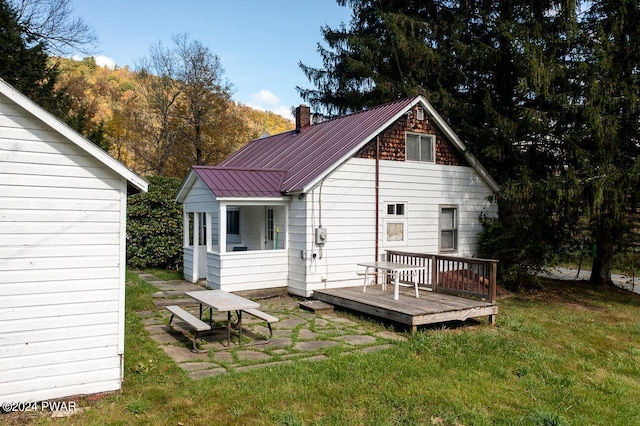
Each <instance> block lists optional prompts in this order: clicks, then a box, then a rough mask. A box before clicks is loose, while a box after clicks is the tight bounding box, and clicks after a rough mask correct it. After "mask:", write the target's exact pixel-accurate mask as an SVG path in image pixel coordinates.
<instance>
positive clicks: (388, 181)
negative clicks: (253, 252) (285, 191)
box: [289, 158, 497, 296]
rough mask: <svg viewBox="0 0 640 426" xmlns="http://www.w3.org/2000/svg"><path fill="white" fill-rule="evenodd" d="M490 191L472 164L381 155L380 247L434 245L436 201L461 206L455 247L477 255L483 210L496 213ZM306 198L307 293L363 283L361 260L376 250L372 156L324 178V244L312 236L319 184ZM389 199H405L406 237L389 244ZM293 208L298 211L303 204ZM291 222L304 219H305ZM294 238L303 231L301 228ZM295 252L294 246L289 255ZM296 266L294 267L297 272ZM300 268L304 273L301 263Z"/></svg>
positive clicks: (432, 249) (431, 248) (427, 248)
mask: <svg viewBox="0 0 640 426" xmlns="http://www.w3.org/2000/svg"><path fill="white" fill-rule="evenodd" d="M490 194H491V191H490V189H489V188H488V187H487V185H486V184H485V183H484V182H483V181H482V180H481V179H480V178H479V176H478V175H477V174H476V172H475V171H474V170H473V169H472V168H470V167H458V166H442V165H435V164H426V163H408V162H395V161H381V162H380V182H379V205H378V206H377V207H378V208H379V209H380V212H379V214H380V217H379V227H378V232H379V254H380V255H383V254H384V250H385V249H390V248H394V249H402V250H408V251H416V252H426V253H437V252H438V212H439V206H440V205H444V204H447V205H456V206H458V209H459V231H458V232H459V239H458V243H459V249H458V251H457V252H456V253H455V254H456V255H460V256H472V255H474V254H475V251H476V249H477V234H478V232H479V231H480V230H481V225H480V221H479V215H480V213H481V212H483V211H484V212H487V213H489V214H495V213H496V211H497V210H496V207H495V206H494V205H491V204H490V203H489V202H488V201H487V200H486V198H487V197H488V196H489V195H490ZM305 200H306V206H305V208H306V211H307V221H306V226H305V227H306V241H308V243H306V246H307V249H308V251H307V260H306V263H305V271H306V284H305V286H304V295H306V296H309V295H310V293H311V291H313V290H314V289H319V288H325V287H342V286H348V285H359V284H361V282H362V276H360V275H358V274H357V272H358V267H357V266H356V264H357V263H359V262H370V261H373V260H374V258H375V233H376V228H375V209H376V202H375V161H374V160H367V159H358V158H352V159H350V160H349V161H348V162H347V163H345V164H344V165H342V166H341V167H339V168H338V169H337V170H336V171H335V172H333V173H332V174H331V175H329V176H328V177H327V178H326V179H325V181H324V183H323V184H322V206H321V208H322V226H323V227H325V228H327V234H328V237H327V243H326V245H325V246H324V247H322V248H321V247H319V246H315V244H314V243H313V242H314V229H315V228H316V227H317V226H319V221H320V204H319V201H320V186H317V187H316V188H314V189H313V191H310V193H308V194H307V195H306V197H305ZM387 201H392V202H404V203H406V208H407V212H406V213H407V214H406V219H407V242H406V245H402V246H400V247H398V246H393V247H389V246H386V247H385V245H384V243H383V236H382V231H383V222H384V219H385V211H384V203H385V202H387ZM290 211H291V216H294V215H296V214H299V213H298V212H299V211H300V212H301V211H302V209H294V208H292V209H291V210H290ZM291 222H295V223H296V224H297V226H298V228H300V227H301V225H300V224H299V222H300V220H298V221H294V220H291ZM292 231H293V230H292ZM292 233H293V232H292ZM291 238H292V236H290V239H291ZM295 238H297V239H300V236H299V235H298V236H296V237H295ZM298 251H299V250H298ZM314 253H315V254H316V258H315V259H314V258H313V254H314ZM298 256H299V253H298ZM294 257H295V250H293V247H292V250H291V256H290V258H291V259H292V261H293V259H294ZM293 272H294V269H293V268H292V275H293ZM295 272H296V273H297V274H299V271H298V269H295ZM292 278H293V277H290V284H289V285H290V286H295V288H294V289H293V291H292V292H294V293H296V294H301V295H302V292H301V291H300V290H301V289H300V287H299V286H300V282H299V279H297V280H293V279H292Z"/></svg>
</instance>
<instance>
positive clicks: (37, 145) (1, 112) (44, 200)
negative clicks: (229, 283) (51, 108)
mask: <svg viewBox="0 0 640 426" xmlns="http://www.w3.org/2000/svg"><path fill="white" fill-rule="evenodd" d="M125 189H126V180H125V179H124V178H123V177H121V176H119V175H118V174H116V173H115V172H113V171H111V170H109V169H108V168H106V167H104V165H103V164H101V163H100V162H99V161H98V160H96V159H95V158H94V157H93V156H91V155H89V154H87V153H86V152H85V151H83V150H82V149H80V148H79V147H77V146H76V145H75V144H73V143H71V142H69V141H68V140H67V139H65V138H64V137H63V136H61V135H60V134H59V133H57V132H55V131H52V130H50V129H49V128H48V127H46V126H45V125H43V124H41V122H40V121H39V120H38V119H36V118H35V117H32V116H31V115H30V114H29V113H26V112H25V111H24V110H22V109H21V108H20V107H18V106H17V105H15V104H14V103H13V102H11V101H9V100H8V99H7V98H6V97H4V96H3V95H0V258H1V259H2V262H0V365H2V369H0V401H3V402H4V401H37V400H43V399H49V398H61V397H65V396H69V395H78V394H88V393H95V392H105V391H111V390H117V389H119V388H120V382H121V370H120V368H121V355H122V354H123V334H122V329H123V326H124V325H123V324H124V321H123V319H124V312H123V311H122V309H124V300H123V295H124V265H123V259H124V255H123V253H124V241H125V236H124V218H125V208H126V207H125V206H126V198H125V197H126V192H123V191H124V190H125ZM121 334H122V335H121Z"/></svg>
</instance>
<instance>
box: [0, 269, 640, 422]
mask: <svg viewBox="0 0 640 426" xmlns="http://www.w3.org/2000/svg"><path fill="white" fill-rule="evenodd" d="M128 278H129V283H128V286H127V313H126V328H127V332H126V343H125V344H126V354H125V365H126V371H125V381H124V386H123V389H122V391H121V392H120V393H118V394H115V395H112V396H108V397H106V398H104V399H103V400H101V401H100V402H97V403H93V404H88V403H87V404H86V406H87V409H86V410H84V411H82V412H81V413H78V414H76V415H74V416H72V417H69V418H67V419H60V420H50V419H46V418H41V419H39V421H40V422H42V423H48V422H54V423H60V424H67V423H68V424H82V425H86V424H96V425H98V424H112V425H129V424H134V425H147V424H157V425H200V424H202V425H205V424H206V425H209V424H232V425H233V424H237V425H246V424H252V425H354V424H358V425H359V424H362V425H423V424H427V425H431V424H433V425H597V424H602V425H629V424H640V411H639V410H638V408H637V403H638V401H640V316H639V314H640V297H638V296H637V295H633V294H629V293H624V292H621V291H617V290H614V289H610V288H598V287H591V286H588V285H584V284H582V285H577V284H574V283H566V282H553V281H544V282H543V288H542V290H539V291H537V292H534V293H523V294H519V295H516V296H512V297H510V298H507V299H504V300H501V301H500V314H499V315H498V317H497V318H498V320H497V326H495V327H491V326H489V325H488V324H487V323H486V322H483V323H479V324H478V323H471V324H470V325H465V326H462V327H457V328H446V327H443V326H442V325H441V326H438V327H434V328H430V329H425V330H422V331H420V332H418V333H416V334H415V335H410V336H408V337H409V338H408V340H407V341H405V342H399V343H397V344H396V345H395V346H394V348H392V349H391V350H388V351H383V352H377V353H367V354H365V353H360V354H351V355H345V356H333V357H331V358H330V359H329V360H327V361H323V362H296V363H293V364H290V365H286V366H282V367H275V368H265V369H258V370H252V371H249V372H245V373H237V374H234V373H232V374H228V375H223V376H216V377H212V378H207V379H202V380H199V381H192V380H191V379H189V378H188V376H187V375H186V373H185V372H184V371H183V370H181V369H180V368H179V367H177V366H176V364H175V363H174V362H173V361H172V360H171V359H170V358H168V357H167V356H166V355H165V354H164V352H163V351H162V350H161V349H159V348H158V346H157V345H156V344H155V343H154V342H153V341H151V340H150V339H149V338H148V337H147V335H146V334H145V331H144V329H143V326H142V322H141V320H140V318H139V317H138V315H136V313H135V311H136V310H146V309H150V307H152V305H153V304H152V303H151V297H150V294H151V293H152V292H153V291H154V289H153V287H151V286H149V285H148V284H146V283H144V282H143V281H142V280H140V279H138V278H137V276H135V274H130V275H129V277H128ZM368 326H370V325H369V324H368ZM381 328H382V327H381ZM1 421H2V417H0V422H1Z"/></svg>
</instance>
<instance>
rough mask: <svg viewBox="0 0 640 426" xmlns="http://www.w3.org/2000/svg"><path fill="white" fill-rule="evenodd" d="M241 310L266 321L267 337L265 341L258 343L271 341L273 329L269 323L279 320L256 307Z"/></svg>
mask: <svg viewBox="0 0 640 426" xmlns="http://www.w3.org/2000/svg"><path fill="white" fill-rule="evenodd" d="M242 312H246V313H248V314H249V315H253V316H254V317H256V318H260V319H261V320H263V321H266V323H267V327H269V338H268V339H267V340H266V341H264V342H260V343H261V344H267V343H269V342H270V341H271V338H272V337H273V330H272V329H271V323H274V322H278V321H280V320H279V319H278V318H276V317H274V316H273V315H269V314H267V313H266V312H262V311H259V310H257V309H243V310H242Z"/></svg>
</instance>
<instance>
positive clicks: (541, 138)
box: [299, 0, 578, 280]
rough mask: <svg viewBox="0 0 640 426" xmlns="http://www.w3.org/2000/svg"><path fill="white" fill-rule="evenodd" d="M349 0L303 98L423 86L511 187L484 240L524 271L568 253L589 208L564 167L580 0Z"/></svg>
mask: <svg viewBox="0 0 640 426" xmlns="http://www.w3.org/2000/svg"><path fill="white" fill-rule="evenodd" d="M338 3H339V4H341V5H343V6H349V7H351V8H352V9H353V14H352V20H351V22H350V23H349V26H348V27H347V26H346V25H344V24H343V25H342V26H341V27H340V28H339V29H338V30H333V29H331V28H328V27H325V28H324V29H323V36H324V39H325V41H326V43H327V44H328V48H324V47H322V46H320V48H319V51H320V54H321V56H322V59H323V68H318V69H314V68H311V67H307V66H304V65H301V67H302V69H303V71H304V72H305V73H306V75H307V77H308V78H309V80H310V81H311V83H312V84H314V85H315V89H300V88H299V91H300V94H301V95H302V96H303V98H304V99H305V100H307V101H308V102H309V103H310V104H311V105H312V107H315V108H316V109H323V110H324V111H326V112H328V113H329V114H335V113H344V112H349V111H354V110H358V109H361V108H366V107H368V106H371V105H375V104H379V103H382V102H386V101H390V100H393V99H396V98H399V97H404V96H412V95H415V94H424V95H425V96H426V97H427V98H428V99H429V100H430V102H431V103H432V104H433V105H434V106H435V108H436V109H437V110H438V111H439V112H440V114H441V115H443V116H444V117H445V119H446V120H447V121H448V123H449V124H450V125H451V126H452V127H453V128H454V130H455V131H456V133H457V134H458V135H459V136H460V137H461V138H462V139H463V140H465V142H466V143H467V145H468V146H469V147H470V149H472V150H473V151H474V153H475V154H476V156H478V157H479V158H480V159H481V160H482V161H483V164H484V165H485V166H487V168H488V169H489V170H490V172H491V173H492V174H493V176H494V177H495V178H496V180H497V181H498V182H499V183H500V184H501V185H502V187H503V190H502V191H501V192H500V193H499V194H497V200H498V202H499V206H500V219H499V221H500V222H499V223H494V224H492V226H490V227H489V228H488V229H489V230H488V232H487V235H486V238H487V241H488V242H490V243H492V244H493V246H492V244H487V245H486V246H485V247H486V248H487V249H488V250H490V253H491V254H493V255H495V256H498V257H500V259H501V267H503V268H504V267H505V266H506V265H509V264H512V265H514V266H516V269H517V268H520V271H519V272H515V273H514V277H513V278H514V279H515V280H517V279H518V278H517V277H519V276H523V274H522V273H521V272H526V271H528V270H531V269H533V270H536V269H540V268H541V267H542V266H544V265H545V264H548V263H550V262H552V261H553V260H554V259H555V258H557V254H558V252H559V250H560V248H561V247H562V245H563V243H564V242H565V240H566V238H567V234H569V233H570V232H571V230H572V229H573V223H574V222H575V220H577V218H578V216H576V215H575V214H574V213H575V212H574V210H572V209H574V208H575V204H573V203H566V202H564V201H563V200H564V199H565V198H566V197H567V196H568V195H569V194H570V193H572V190H571V185H570V182H571V181H572V180H574V179H575V177H574V176H573V175H572V174H567V173H565V169H564V167H563V164H564V163H565V162H566V159H565V158H564V157H565V155H564V150H563V143H564V139H563V135H564V134H565V132H566V130H567V129H568V128H571V125H570V124H567V122H566V120H565V119H566V118H567V117H566V115H565V114H564V111H565V106H566V104H567V97H566V94H565V92H566V90H567V87H566V85H567V81H570V80H569V79H568V78H567V75H566V66H565V61H566V57H567V54H568V52H569V51H570V50H571V48H572V44H571V43H572V42H573V40H574V38H575V31H576V10H577V5H576V4H575V2H574V1H572V0H566V1H565V0H557V1H556V0H546V1H542V2H534V3H533V4H532V3H530V2H527V1H521V0H490V1H482V0H471V1H447V0H431V1H420V2H418V1H412V0H400V1H391V0H338ZM490 234H491V235H490ZM491 246H492V247H491ZM503 272H504V271H503Z"/></svg>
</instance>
